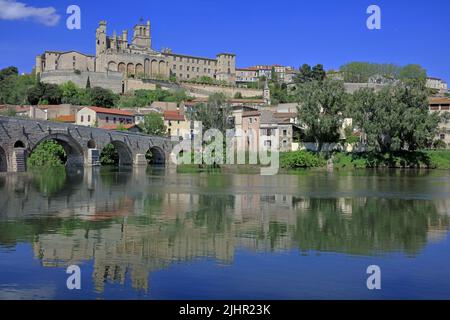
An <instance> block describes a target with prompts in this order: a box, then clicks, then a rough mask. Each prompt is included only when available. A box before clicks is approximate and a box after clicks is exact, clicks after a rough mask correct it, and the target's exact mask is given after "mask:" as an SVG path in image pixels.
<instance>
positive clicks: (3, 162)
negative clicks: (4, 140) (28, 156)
mask: <svg viewBox="0 0 450 320" xmlns="http://www.w3.org/2000/svg"><path fill="white" fill-rule="evenodd" d="M6 171H8V162H7V158H6V152H5V150H3V148H2V147H0V172H6Z"/></svg>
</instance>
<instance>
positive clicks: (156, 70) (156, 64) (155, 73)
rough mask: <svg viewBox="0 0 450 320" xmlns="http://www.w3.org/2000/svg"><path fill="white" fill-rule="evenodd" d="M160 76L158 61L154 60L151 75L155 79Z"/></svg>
mask: <svg viewBox="0 0 450 320" xmlns="http://www.w3.org/2000/svg"><path fill="white" fill-rule="evenodd" d="M157 74H158V61H156V60H152V63H151V75H152V76H153V77H154V76H156V75H157Z"/></svg>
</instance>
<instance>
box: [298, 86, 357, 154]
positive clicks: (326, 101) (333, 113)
mask: <svg viewBox="0 0 450 320" xmlns="http://www.w3.org/2000/svg"><path fill="white" fill-rule="evenodd" d="M297 98H298V101H299V102H300V107H299V110H298V118H299V122H300V124H301V125H302V127H303V128H304V130H305V135H306V137H307V139H309V140H310V141H314V142H316V143H317V144H318V151H319V152H320V151H322V147H323V144H324V143H333V142H337V141H339V138H340V129H341V128H342V123H343V119H344V117H343V113H344V111H345V109H346V104H347V100H348V99H347V95H346V93H345V88H344V85H343V83H342V82H339V81H333V80H325V81H323V82H318V81H312V82H306V83H304V84H302V85H300V86H299V87H298V89H297Z"/></svg>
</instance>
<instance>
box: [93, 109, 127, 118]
mask: <svg viewBox="0 0 450 320" xmlns="http://www.w3.org/2000/svg"><path fill="white" fill-rule="evenodd" d="M86 108H89V109H91V110H93V111H95V112H97V113H105V114H115V115H119V116H128V117H132V116H133V113H132V112H129V111H125V110H120V109H109V108H101V107H86Z"/></svg>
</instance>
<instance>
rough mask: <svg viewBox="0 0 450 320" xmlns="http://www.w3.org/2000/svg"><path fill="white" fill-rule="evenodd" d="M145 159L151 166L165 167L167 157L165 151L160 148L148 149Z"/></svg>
mask: <svg viewBox="0 0 450 320" xmlns="http://www.w3.org/2000/svg"><path fill="white" fill-rule="evenodd" d="M145 158H146V159H147V161H148V164H150V165H157V166H161V165H165V163H166V156H165V154H164V151H163V150H162V149H161V148H159V147H151V148H150V149H148V151H147V153H146V154H145Z"/></svg>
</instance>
